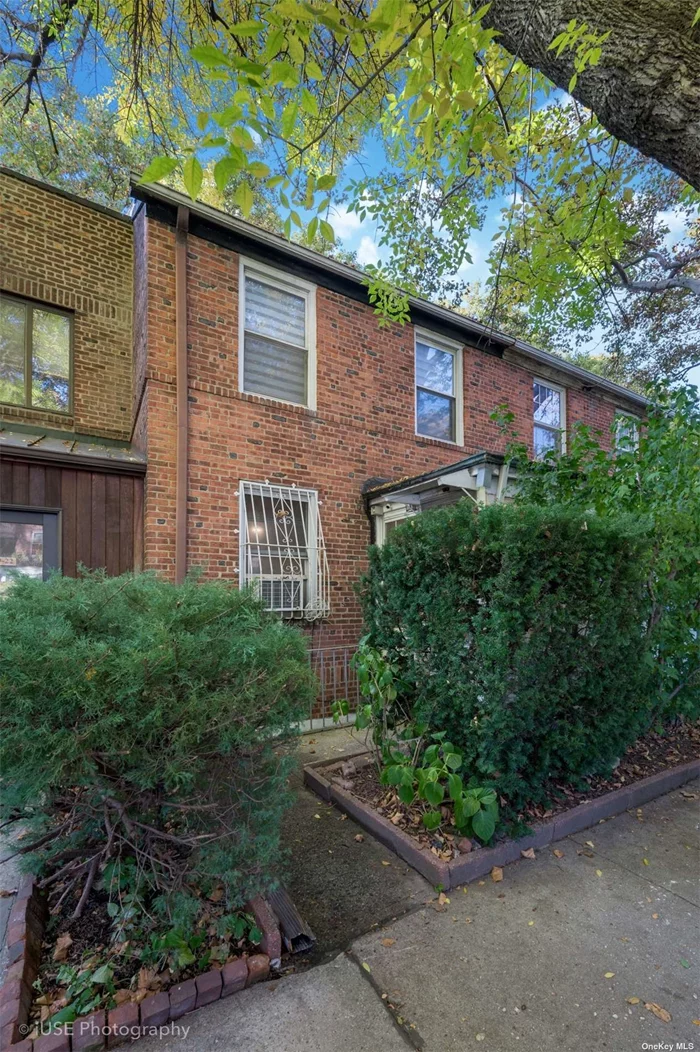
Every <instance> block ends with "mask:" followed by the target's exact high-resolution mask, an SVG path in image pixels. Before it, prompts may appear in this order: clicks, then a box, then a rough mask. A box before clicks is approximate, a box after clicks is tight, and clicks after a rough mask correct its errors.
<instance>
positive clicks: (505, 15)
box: [484, 0, 700, 190]
mask: <svg viewBox="0 0 700 1052" xmlns="http://www.w3.org/2000/svg"><path fill="white" fill-rule="evenodd" d="M699 3H700V0H528V2H524V0H492V2H491V6H490V8H489V10H488V11H487V13H486V15H485V17H484V23H485V24H486V25H487V26H490V27H491V28H493V29H496V30H498V32H499V34H500V36H499V38H498V39H499V42H500V43H501V44H502V45H503V46H504V47H505V48H506V49H507V50H508V51H510V52H511V54H513V55H517V56H518V57H519V58H521V59H522V60H523V62H525V63H526V64H527V65H528V66H534V67H535V68H536V69H539V70H540V71H541V72H542V73H544V74H545V76H546V77H548V78H549V79H550V80H552V81H553V82H554V83H555V84H556V85H557V86H558V87H560V88H563V89H564V90H565V91H566V90H568V84H569V80H570V78H571V75H572V74H573V72H574V57H575V56H574V52H572V51H566V52H564V53H563V54H562V55H561V56H560V57H559V58H557V57H556V52H555V51H549V50H548V46H549V44H551V42H552V40H553V39H554V37H555V36H557V34H559V33H561V32H562V31H563V30H564V29H565V28H566V26H567V23H568V22H569V20H570V19H572V18H575V19H577V21H578V23H579V25H580V24H581V23H583V22H586V23H587V24H588V26H589V27H590V28H591V30H593V31H594V32H596V33H599V34H600V33H604V32H606V31H607V30H611V31H612V32H611V34H610V36H609V37H608V39H607V40H606V42H605V43H604V45H603V54H602V57H601V60H600V62H599V64H598V65H597V66H593V67H590V68H587V69H586V71H585V72H584V73H582V74H581V75H580V76H579V78H578V83H577V85H576V88H575V90H574V92H573V95H574V97H575V98H576V99H577V100H578V101H579V102H581V103H583V105H584V106H586V107H588V109H590V110H592V111H593V113H595V115H596V117H597V118H598V120H599V121H600V123H601V124H602V125H603V126H604V127H605V128H607V129H608V131H609V132H611V133H612V134H613V135H614V136H615V137H616V138H618V139H621V140H622V141H623V142H626V143H629V144H630V146H635V147H637V149H639V150H641V151H642V153H645V154H647V155H648V156H650V157H653V158H655V159H656V160H657V161H659V162H660V164H662V165H664V166H665V167H666V168H670V169H671V170H672V171H674V172H676V173H677V174H678V175H680V176H681V177H682V178H683V179H685V180H686V181H687V182H688V183H690V184H691V186H693V187H695V189H696V190H700V23H698V25H696V26H695V28H694V29H691V24H692V21H693V16H694V14H695V11H696V10H697V7H698V4H699Z"/></svg>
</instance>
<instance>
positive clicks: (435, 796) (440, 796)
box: [423, 782, 445, 807]
mask: <svg viewBox="0 0 700 1052" xmlns="http://www.w3.org/2000/svg"><path fill="white" fill-rule="evenodd" d="M423 795H424V796H425V799H426V800H427V801H428V803H429V804H432V805H433V807H437V806H438V804H441V803H442V801H443V800H444V798H445V787H444V785H441V784H440V782H426V785H425V789H424V790H423Z"/></svg>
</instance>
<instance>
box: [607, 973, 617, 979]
mask: <svg viewBox="0 0 700 1052" xmlns="http://www.w3.org/2000/svg"><path fill="white" fill-rule="evenodd" d="M605 978H606V979H614V978H615V973H614V972H606V973H605Z"/></svg>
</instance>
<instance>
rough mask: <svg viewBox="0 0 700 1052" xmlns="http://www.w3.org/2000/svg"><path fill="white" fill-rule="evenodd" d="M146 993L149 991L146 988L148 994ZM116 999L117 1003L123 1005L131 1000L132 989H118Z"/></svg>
mask: <svg viewBox="0 0 700 1052" xmlns="http://www.w3.org/2000/svg"><path fill="white" fill-rule="evenodd" d="M146 993H147V991H146V990H144V994H146ZM114 1000H115V1001H116V1003H117V1004H118V1005H123V1004H124V1002H125V1001H130V1000H131V991H130V990H117V992H116V993H115V995H114Z"/></svg>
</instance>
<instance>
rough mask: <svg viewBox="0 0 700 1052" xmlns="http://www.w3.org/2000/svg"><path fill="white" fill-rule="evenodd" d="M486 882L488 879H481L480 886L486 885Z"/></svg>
mask: <svg viewBox="0 0 700 1052" xmlns="http://www.w3.org/2000/svg"><path fill="white" fill-rule="evenodd" d="M485 883H486V881H485V880H480V881H479V887H480V888H483V886H484V884H485Z"/></svg>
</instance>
